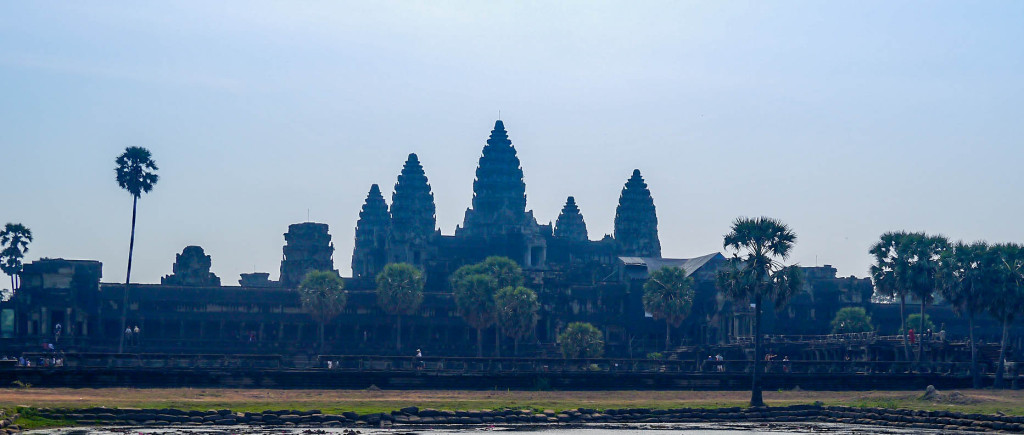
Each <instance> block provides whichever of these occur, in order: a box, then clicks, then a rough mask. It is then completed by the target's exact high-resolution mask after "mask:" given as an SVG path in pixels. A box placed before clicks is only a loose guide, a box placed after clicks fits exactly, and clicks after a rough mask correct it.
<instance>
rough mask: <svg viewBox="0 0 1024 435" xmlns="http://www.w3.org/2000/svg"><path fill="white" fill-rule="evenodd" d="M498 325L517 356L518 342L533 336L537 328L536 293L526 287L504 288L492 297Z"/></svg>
mask: <svg viewBox="0 0 1024 435" xmlns="http://www.w3.org/2000/svg"><path fill="white" fill-rule="evenodd" d="M494 304H495V311H496V312H497V315H498V316H497V317H498V319H497V320H498V325H499V326H501V330H502V332H504V333H505V335H507V336H509V337H511V338H512V339H513V342H514V343H515V344H514V346H515V347H513V353H514V354H515V355H519V340H521V339H523V338H525V337H528V336H530V334H533V331H534V328H536V327H537V311H538V310H539V309H540V303H539V302H537V293H535V292H534V291H533V290H530V289H528V288H526V287H522V286H520V287H505V288H503V289H501V290H498V293H497V294H495V295H494Z"/></svg>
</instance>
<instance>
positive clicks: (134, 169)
mask: <svg viewBox="0 0 1024 435" xmlns="http://www.w3.org/2000/svg"><path fill="white" fill-rule="evenodd" d="M115 163H116V164H117V167H116V168H114V172H115V174H116V178H117V185H118V186H120V187H121V188H122V189H124V190H126V191H128V193H130V194H132V236H131V239H130V242H129V243H128V272H127V274H126V275H125V278H124V301H123V302H122V303H121V331H123V330H124V329H125V328H126V327H127V325H128V290H129V286H130V285H131V284H130V283H131V279H132V254H133V252H134V251H135V217H136V215H137V213H136V212H137V211H138V204H139V197H140V196H142V194H143V193H149V192H150V191H151V190H153V186H154V185H156V182H157V180H159V179H160V177H159V176H157V174H156V171H157V170H158V169H159V168H157V167H156V162H154V161H153V155H152V154H151V153H150V152H149V150H147V149H145V148H142V147H128V148H125V150H124V153H121V155H120V156H118V157H117V160H116V161H115ZM119 332H120V331H119ZM119 335H120V336H121V341H120V344H118V346H117V349H118V352H124V334H119Z"/></svg>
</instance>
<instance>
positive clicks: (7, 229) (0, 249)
mask: <svg viewBox="0 0 1024 435" xmlns="http://www.w3.org/2000/svg"><path fill="white" fill-rule="evenodd" d="M31 241H32V230H30V229H28V227H26V226H24V225H22V224H15V223H8V224H7V225H4V229H3V230H0V270H2V271H3V272H4V273H5V274H7V275H9V276H10V277H11V291H12V292H13V291H15V290H17V289H18V287H21V279H20V278H19V277H18V274H19V273H21V268H22V266H23V261H22V260H23V259H24V258H25V254H26V253H28V244H29V242H31Z"/></svg>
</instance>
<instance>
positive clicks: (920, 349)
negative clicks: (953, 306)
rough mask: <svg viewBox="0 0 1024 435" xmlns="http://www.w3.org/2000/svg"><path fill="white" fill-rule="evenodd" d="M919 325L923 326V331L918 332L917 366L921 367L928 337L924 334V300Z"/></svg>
mask: <svg viewBox="0 0 1024 435" xmlns="http://www.w3.org/2000/svg"><path fill="white" fill-rule="evenodd" d="M918 324H919V325H921V330H920V331H917V364H918V365H921V356H922V354H923V353H924V338H925V337H926V336H925V333H924V300H923V299H922V300H921V322H920V323H918Z"/></svg>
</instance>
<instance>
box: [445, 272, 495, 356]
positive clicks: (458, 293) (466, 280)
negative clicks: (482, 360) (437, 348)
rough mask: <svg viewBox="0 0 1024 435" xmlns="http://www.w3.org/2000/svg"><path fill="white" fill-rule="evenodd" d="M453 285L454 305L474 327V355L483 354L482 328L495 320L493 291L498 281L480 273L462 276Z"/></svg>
mask: <svg viewBox="0 0 1024 435" xmlns="http://www.w3.org/2000/svg"><path fill="white" fill-rule="evenodd" d="M454 285H455V292H454V297H455V307H456V309H457V310H458V312H459V315H460V316H462V318H463V319H465V320H466V323H468V324H469V326H472V327H474V328H476V356H477V357H481V356H483V330H484V329H485V328H487V327H489V326H491V325H493V324H494V322H495V310H494V293H495V291H497V288H498V283H497V281H495V279H494V278H492V277H491V276H490V275H484V274H481V273H478V274H473V275H468V276H463V277H462V278H460V279H459V280H458V281H455V282H454Z"/></svg>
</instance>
